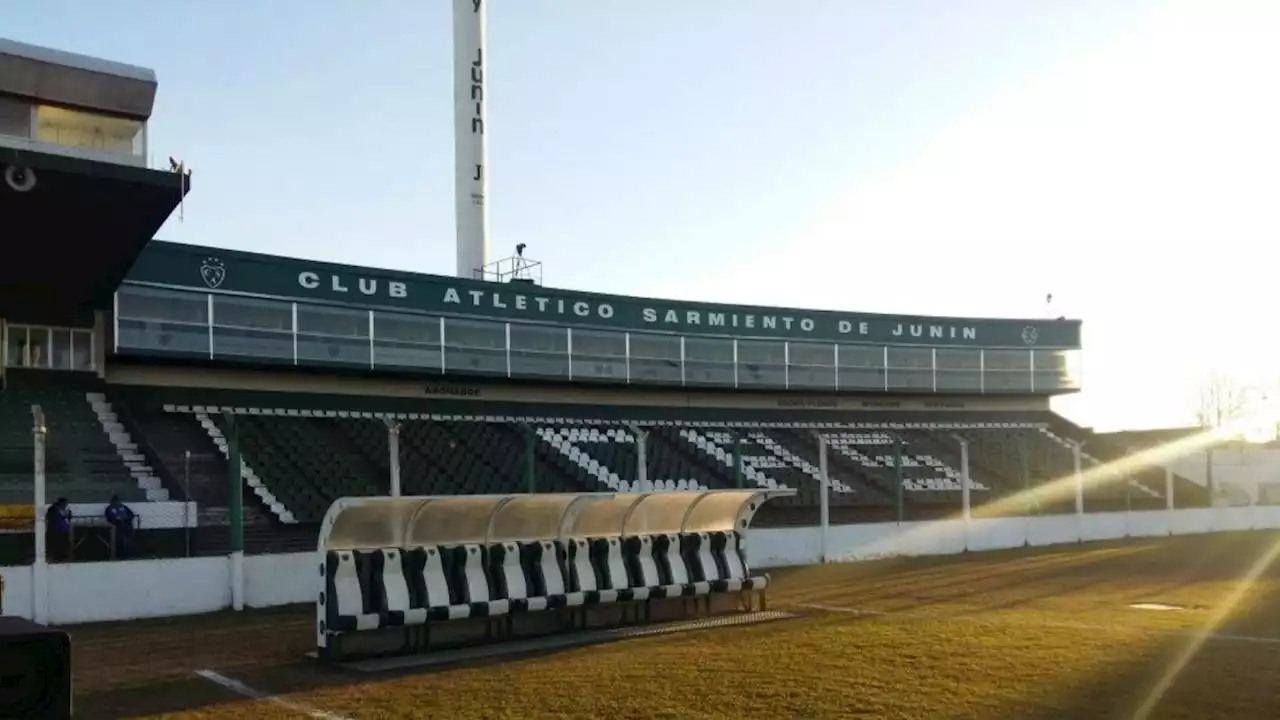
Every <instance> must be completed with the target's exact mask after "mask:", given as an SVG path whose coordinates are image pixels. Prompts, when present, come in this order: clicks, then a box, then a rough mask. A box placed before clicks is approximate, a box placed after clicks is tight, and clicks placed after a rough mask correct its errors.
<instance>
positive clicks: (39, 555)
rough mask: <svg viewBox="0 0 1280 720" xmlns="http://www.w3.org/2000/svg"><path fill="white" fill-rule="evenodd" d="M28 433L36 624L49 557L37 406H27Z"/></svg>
mask: <svg viewBox="0 0 1280 720" xmlns="http://www.w3.org/2000/svg"><path fill="white" fill-rule="evenodd" d="M31 420H32V425H31V434H32V444H33V446H34V447H35V451H34V453H33V456H32V461H33V465H34V467H33V468H32V469H33V472H32V475H33V477H32V479H33V480H34V484H35V498H34V502H35V507H34V508H33V509H34V512H35V532H36V537H35V541H36V557H35V561H34V562H33V563H32V565H31V580H32V582H31V586H32V587H31V590H32V598H31V599H32V604H31V610H32V612H31V616H32V617H31V619H32V620H34V621H36V622H38V623H46V622H48V608H49V603H48V597H49V584H48V583H49V578H48V570H49V558H48V556H47V555H46V553H47V552H48V548H46V547H45V532H47V530H48V528H47V527H46V526H45V521H44V513H45V509H46V508H45V505H46V504H47V503H46V499H45V479H46V478H45V464H44V459H45V439H46V436H47V434H48V430H47V429H46V426H45V422H44V411H43V410H41V409H40V406H39V405H32V406H31Z"/></svg>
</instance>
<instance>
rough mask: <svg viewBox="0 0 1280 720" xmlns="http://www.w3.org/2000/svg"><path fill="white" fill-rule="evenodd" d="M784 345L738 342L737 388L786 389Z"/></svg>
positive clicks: (758, 341) (748, 341) (777, 342)
mask: <svg viewBox="0 0 1280 720" xmlns="http://www.w3.org/2000/svg"><path fill="white" fill-rule="evenodd" d="M786 357H787V348H786V344H785V343H783V342H781V341H777V340H739V341H738V386H739V387H753V386H754V387H786V385H787V367H786Z"/></svg>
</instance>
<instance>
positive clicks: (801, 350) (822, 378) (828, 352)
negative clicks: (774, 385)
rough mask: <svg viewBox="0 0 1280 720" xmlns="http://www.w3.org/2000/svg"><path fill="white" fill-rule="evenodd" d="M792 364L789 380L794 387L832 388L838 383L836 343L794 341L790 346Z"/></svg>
mask: <svg viewBox="0 0 1280 720" xmlns="http://www.w3.org/2000/svg"><path fill="white" fill-rule="evenodd" d="M788 356H789V357H790V359H791V366H790V367H789V368H788V369H787V382H788V384H789V386H790V387H793V388H815V389H824V390H826V389H831V388H834V387H835V384H836V346H835V344H834V343H805V342H793V343H791V345H790V346H789V348H788Z"/></svg>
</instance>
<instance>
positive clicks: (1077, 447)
mask: <svg viewBox="0 0 1280 720" xmlns="http://www.w3.org/2000/svg"><path fill="white" fill-rule="evenodd" d="M1071 455H1072V458H1071V460H1072V462H1073V463H1074V464H1075V473H1076V475H1075V478H1076V515H1081V516H1083V515H1084V470H1083V465H1084V462H1083V460H1084V443H1082V442H1075V443H1072V447H1071Z"/></svg>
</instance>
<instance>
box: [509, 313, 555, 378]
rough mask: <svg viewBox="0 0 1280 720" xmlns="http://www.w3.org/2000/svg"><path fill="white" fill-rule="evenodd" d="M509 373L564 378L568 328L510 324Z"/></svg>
mask: <svg viewBox="0 0 1280 720" xmlns="http://www.w3.org/2000/svg"><path fill="white" fill-rule="evenodd" d="M511 374H512V375H533V376H537V377H568V375H569V331H568V329H567V328H562V327H543V326H540V325H518V324H514V323H513V324H512V325H511Z"/></svg>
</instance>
